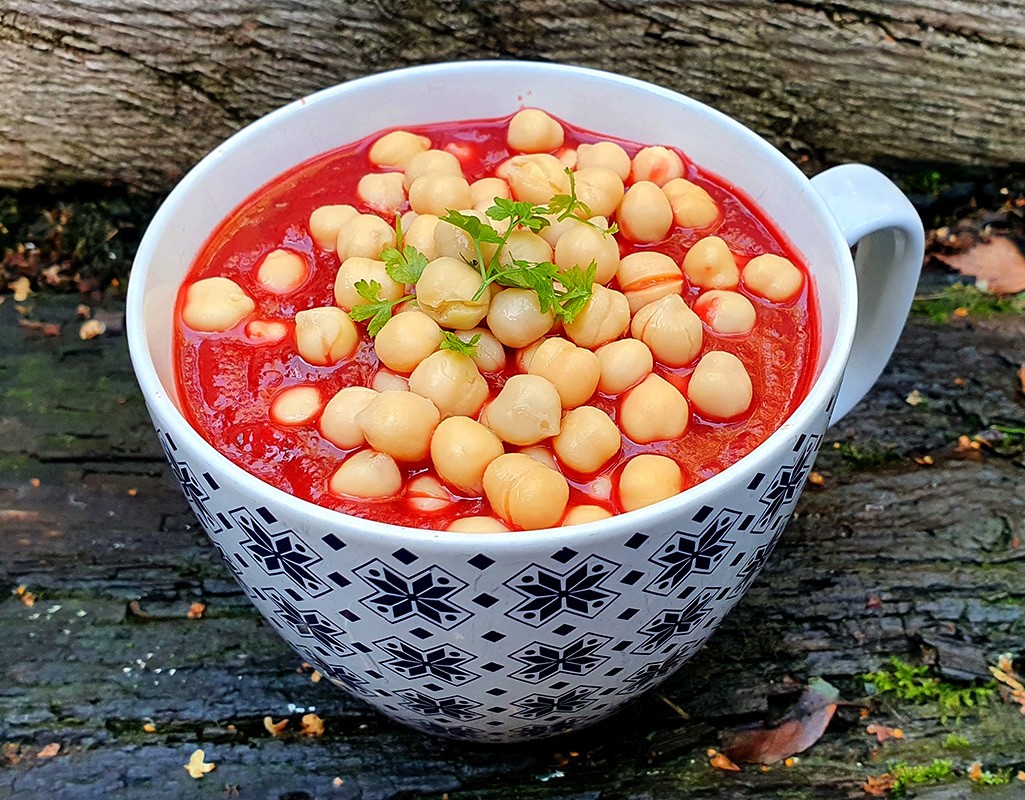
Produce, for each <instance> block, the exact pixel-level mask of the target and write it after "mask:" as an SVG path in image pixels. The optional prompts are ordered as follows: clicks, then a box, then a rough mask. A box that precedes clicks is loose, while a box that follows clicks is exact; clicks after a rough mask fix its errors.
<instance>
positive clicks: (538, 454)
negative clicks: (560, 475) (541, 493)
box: [520, 444, 560, 472]
mask: <svg viewBox="0 0 1025 800" xmlns="http://www.w3.org/2000/svg"><path fill="white" fill-rule="evenodd" d="M520 452H521V453H523V455H525V456H530V457H531V458H532V459H534V460H535V461H536V462H538V463H539V464H544V465H545V466H546V467H548V469H554V470H555V471H556V472H560V470H559V462H558V461H556V460H555V455H554V454H553V453H552V451H551V450H549V449H548V448H547V447H542V446H541V445H539V444H536V445H534V446H533V447H524V448H523V449H522V450H520Z"/></svg>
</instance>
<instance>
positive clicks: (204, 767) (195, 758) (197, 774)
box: [185, 750, 217, 778]
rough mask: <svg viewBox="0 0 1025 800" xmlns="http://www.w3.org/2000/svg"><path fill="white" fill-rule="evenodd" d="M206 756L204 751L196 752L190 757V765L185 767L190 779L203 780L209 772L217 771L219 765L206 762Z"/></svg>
mask: <svg viewBox="0 0 1025 800" xmlns="http://www.w3.org/2000/svg"><path fill="white" fill-rule="evenodd" d="M205 759H206V754H205V753H204V752H203V751H202V750H196V751H195V752H193V754H192V755H191V756H189V763H188V764H186V765H185V771H186V772H187V773H189V776H190V777H193V778H202V777H203V776H204V775H206V774H207V773H208V772H213V771H214V770H215V769H217V765H216V764H214V763H212V762H208V761H206V760H205Z"/></svg>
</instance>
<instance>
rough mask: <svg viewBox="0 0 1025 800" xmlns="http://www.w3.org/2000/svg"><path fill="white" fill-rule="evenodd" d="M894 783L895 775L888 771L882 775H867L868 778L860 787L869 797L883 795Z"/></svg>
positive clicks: (895, 781) (886, 793) (887, 792)
mask: <svg viewBox="0 0 1025 800" xmlns="http://www.w3.org/2000/svg"><path fill="white" fill-rule="evenodd" d="M896 783H897V778H896V777H894V776H893V775H891V774H890V773H889V772H884V773H883V774H882V775H869V776H868V780H866V781H865V782H864V783H863V784H862V785H861V788H862V789H864V790H865V794H867V795H869V796H871V797H885V796H886V795H888V794H889V793H890V790H891V789H893V787H894V785H895V784H896Z"/></svg>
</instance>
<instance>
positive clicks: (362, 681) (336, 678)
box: [310, 661, 374, 695]
mask: <svg viewBox="0 0 1025 800" xmlns="http://www.w3.org/2000/svg"><path fill="white" fill-rule="evenodd" d="M310 663H311V664H313V666H315V667H316V668H317V669H318V670H320V671H321V672H322V673H323V674H324V675H325V676H326V677H327V679H328V680H329V681H331V683H333V684H334V685H335V686H337V687H338V688H339V689H347V690H349V691H350V692H353V693H354V694H362V695H373V694H374V690H373V689H370V688H369V686H370V681H368V680H367V679H366V678H364V677H362V676H361V675H357V674H356V673H355V672H353V671H352V670H349V669H346V668H345V667H343V666H341V665H340V664H334V665H332V666H327V665H325V664H319V663H317V662H315V661H311V662H310Z"/></svg>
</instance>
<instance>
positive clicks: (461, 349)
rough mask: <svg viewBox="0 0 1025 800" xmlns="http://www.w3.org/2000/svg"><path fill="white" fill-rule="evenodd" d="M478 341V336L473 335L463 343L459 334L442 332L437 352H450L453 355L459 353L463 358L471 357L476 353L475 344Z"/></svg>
mask: <svg viewBox="0 0 1025 800" xmlns="http://www.w3.org/2000/svg"><path fill="white" fill-rule="evenodd" d="M479 341H480V334H479V333H478V334H475V335H474V336H473V338H471V339H470V340H469V341H463V340H462V339H460V338H459V334H456V333H452V332H451V331H442V333H441V344H440V345H439V347H438V349H439V350H451V351H452V352H453V353H460V354H461V355H464V356H471V357H472V356H473V355H474V354H475V353H476V352H477V342H479Z"/></svg>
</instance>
